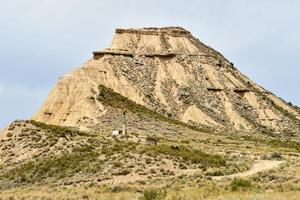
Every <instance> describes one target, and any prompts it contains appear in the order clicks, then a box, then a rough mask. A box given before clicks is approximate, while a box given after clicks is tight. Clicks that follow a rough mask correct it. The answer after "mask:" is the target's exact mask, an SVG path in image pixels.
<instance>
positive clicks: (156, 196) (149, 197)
mask: <svg viewBox="0 0 300 200" xmlns="http://www.w3.org/2000/svg"><path fill="white" fill-rule="evenodd" d="M166 196H167V192H166V190H164V189H155V188H148V189H146V190H144V192H143V196H141V197H140V198H139V200H163V199H165V198H166Z"/></svg>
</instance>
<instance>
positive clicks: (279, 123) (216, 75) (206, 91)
mask: <svg viewBox="0 0 300 200" xmlns="http://www.w3.org/2000/svg"><path fill="white" fill-rule="evenodd" d="M99 84H101V85H104V86H106V87H108V88H111V89H112V90H114V91H115V92H117V93H119V94H121V95H123V96H125V97H127V98H129V99H130V100H133V101H134V102H136V103H138V104H141V105H144V106H146V107H147V108H150V109H152V110H153V111H155V112H158V113H161V114H163V115H165V116H168V117H171V118H174V119H178V120H180V121H182V122H185V123H189V124H191V125H195V126H198V127H209V128H213V129H215V130H219V131H224V130H228V129H231V130H238V131H247V132H279V133H281V132H285V133H290V132H296V133H299V131H300V112H299V109H297V108H296V107H294V106H292V105H289V104H288V103H286V102H285V101H284V100H282V99H280V98H278V97H276V96H275V95H274V94H272V93H271V92H269V91H267V90H265V89H264V88H262V87H260V86H259V85H257V84H255V83H254V82H253V81H251V80H249V79H248V78H247V77H246V76H244V75H243V74H242V73H240V72H239V71H238V70H237V69H236V68H235V67H234V66H233V64H232V63H230V62H229V61H228V60H227V59H225V58H224V57H223V56H222V55H221V54H220V53H218V52H217V51H215V50H213V49H212V48H210V47H208V46H206V45H204V44H203V43H201V42H200V41H199V40H198V39H196V38H195V37H193V36H192V34H191V33H190V32H188V31H186V30H184V29H183V28H180V27H165V28H143V29H117V30H116V34H115V36H114V38H113V41H112V44H111V46H110V47H109V48H106V49H104V50H103V51H96V52H94V57H93V59H91V60H89V61H87V62H86V63H85V64H84V65H83V66H81V67H80V68H78V69H75V70H74V71H73V72H71V73H70V74H67V75H65V76H63V77H62V78H60V79H59V81H58V83H57V85H56V86H55V87H54V89H53V90H52V91H51V93H50V95H49V97H48V98H47V100H46V102H45V103H44V105H43V106H42V108H41V109H40V110H39V111H38V113H36V114H35V115H34V116H33V119H34V120H36V121H41V122H44V123H48V124H55V125H62V126H73V127H80V128H81V129H89V127H92V126H93V125H96V124H99V122H100V121H101V116H103V115H104V114H105V113H106V107H105V105H103V104H102V103H101V102H98V101H94V100H93V99H95V98H96V95H97V94H98V93H99V88H98V86H99Z"/></svg>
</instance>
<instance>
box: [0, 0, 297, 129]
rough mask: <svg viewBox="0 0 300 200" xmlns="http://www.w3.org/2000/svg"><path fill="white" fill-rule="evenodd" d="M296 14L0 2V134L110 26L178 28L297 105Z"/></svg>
mask: <svg viewBox="0 0 300 200" xmlns="http://www.w3.org/2000/svg"><path fill="white" fill-rule="evenodd" d="M299 10H300V1H297V0H251V1H249V0H226V1H225V0H190V1H189V0H184V1H179V0H176V1H171V0H166V1H164V0H126V1H124V0H118V1H117V0H106V1H100V0H0V128H1V127H2V128H3V127H4V126H6V125H8V124H9V123H10V122H11V121H12V120H15V119H27V118H29V117H30V116H32V115H33V114H34V113H35V112H36V111H37V110H38V108H39V107H40V106H41V104H42V102H43V101H44V100H45V98H46V96H47V95H48V93H49V92H50V90H51V88H52V87H53V86H54V85H55V83H56V81H57V80H58V77H59V76H61V75H63V74H65V73H66V72H68V71H70V70H72V69H73V68H74V67H76V66H78V65H80V64H82V63H83V62H85V61H86V60H87V59H89V58H91V52H92V51H93V50H97V49H101V48H104V47H106V46H108V45H109V44H110V42H111V39H112V36H113V33H114V29H115V28H116V27H146V26H158V27H159V26H182V27H184V28H186V29H188V30H189V31H191V32H192V33H193V34H194V35H195V36H196V37H198V38H199V39H200V40H201V41H202V42H204V43H206V44H208V45H210V46H212V47H213V48H215V49H217V50H218V51H220V52H221V53H223V55H225V57H227V58H228V59H230V60H231V61H232V62H233V63H235V66H236V67H237V68H238V69H239V70H240V71H241V72H243V73H244V74H246V75H247V76H248V77H250V78H251V79H252V80H254V81H256V82H257V83H259V84H260V85H262V86H263V87H265V88H267V89H269V90H270V91H272V92H274V93H275V94H277V95H278V96H281V97H283V98H284V99H285V100H287V101H291V102H292V103H294V104H297V105H300V89H299V86H300V76H299V75H300V66H299V63H300V56H299V52H300V37H299V36H300V12H299Z"/></svg>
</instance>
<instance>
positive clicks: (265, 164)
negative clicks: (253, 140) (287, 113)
mask: <svg viewBox="0 0 300 200" xmlns="http://www.w3.org/2000/svg"><path fill="white" fill-rule="evenodd" d="M284 162H285V161H277V160H257V161H256V162H255V163H254V165H253V166H252V168H251V169H249V170H248V171H245V172H240V173H236V174H230V175H226V176H215V177H213V178H212V179H213V180H222V179H225V178H229V179H231V178H236V177H245V176H251V175H253V174H256V173H258V172H262V171H266V170H270V169H273V168H276V167H278V166H279V165H280V164H282V163H284ZM197 172H199V169H186V170H180V171H178V172H176V175H175V177H178V176H180V175H188V176H192V175H194V174H195V173H197ZM172 177H174V176H166V177H159V179H168V178H172ZM156 178H157V177H156ZM146 180H148V176H147V175H137V174H128V175H125V176H114V177H113V178H112V179H109V180H105V181H103V182H102V183H105V184H114V183H128V182H135V181H146Z"/></svg>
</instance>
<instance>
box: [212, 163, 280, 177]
mask: <svg viewBox="0 0 300 200" xmlns="http://www.w3.org/2000/svg"><path fill="white" fill-rule="evenodd" d="M282 163H285V161H278V160H257V161H256V162H255V163H254V164H253V166H252V168H251V169H249V170H247V171H244V172H240V173H236V174H230V175H225V176H216V177H213V180H222V179H225V178H227V179H232V178H238V177H246V176H251V175H254V174H257V173H258V172H263V171H267V170H270V169H274V168H276V167H279V166H280V165H281V164H282Z"/></svg>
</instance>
